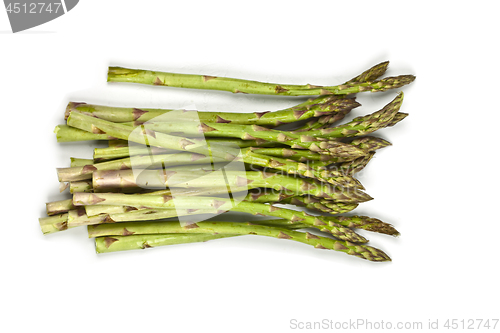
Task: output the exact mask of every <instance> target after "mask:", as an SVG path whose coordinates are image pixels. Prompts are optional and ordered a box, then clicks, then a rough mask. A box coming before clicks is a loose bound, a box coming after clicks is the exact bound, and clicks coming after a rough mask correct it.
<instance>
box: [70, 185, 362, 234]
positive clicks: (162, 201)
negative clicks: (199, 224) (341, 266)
mask: <svg viewBox="0 0 500 333" xmlns="http://www.w3.org/2000/svg"><path fill="white" fill-rule="evenodd" d="M73 204H74V205H75V206H85V205H101V204H106V205H121V206H138V205H140V206H144V207H150V208H175V209H193V208H195V209H206V210H211V212H213V213H223V212H225V211H229V210H232V211H237V212H243V213H250V214H254V215H255V214H261V215H267V216H275V217H280V218H284V219H287V220H290V221H293V222H301V223H306V224H309V225H311V227H315V228H319V229H320V230H321V231H325V232H329V233H331V234H332V235H334V236H335V237H337V238H339V239H344V240H349V241H353V242H366V239H365V238H364V237H362V236H360V235H358V234H356V233H355V232H353V231H352V230H351V229H349V228H345V227H343V226H342V225H340V224H338V223H336V222H334V221H332V220H328V219H325V218H324V217H322V216H311V215H309V214H306V213H304V212H298V211H294V210H291V209H286V208H279V207H275V206H272V205H266V204H261V203H253V202H246V201H242V202H239V203H238V204H236V205H235V203H234V202H233V201H232V200H230V199H226V198H218V197H176V198H175V199H174V197H172V196H166V195H164V196H162V195H136V196H134V195H132V196H131V195H126V194H121V193H102V194H101V193H100V194H93V193H92V194H89V193H75V194H73ZM131 213H133V212H131Z"/></svg>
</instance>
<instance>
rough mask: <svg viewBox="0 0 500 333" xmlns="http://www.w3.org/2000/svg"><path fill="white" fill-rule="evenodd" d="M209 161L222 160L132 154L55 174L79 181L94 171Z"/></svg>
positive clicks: (190, 156)
mask: <svg viewBox="0 0 500 333" xmlns="http://www.w3.org/2000/svg"><path fill="white" fill-rule="evenodd" d="M211 162H222V160H221V159H217V158H210V157H207V156H205V155H201V154H194V153H179V154H175V155H170V154H162V155H155V154H152V155H149V156H134V157H133V158H131V157H128V158H122V159H118V160H111V161H106V162H100V163H94V164H89V165H84V166H79V167H71V168H58V169H57V175H58V179H59V181H79V180H85V179H92V173H94V172H95V171H112V170H124V169H131V168H132V167H134V168H141V167H151V168H155V167H156V168H162V167H171V166H178V165H197V166H198V167H200V165H205V166H210V163H211Z"/></svg>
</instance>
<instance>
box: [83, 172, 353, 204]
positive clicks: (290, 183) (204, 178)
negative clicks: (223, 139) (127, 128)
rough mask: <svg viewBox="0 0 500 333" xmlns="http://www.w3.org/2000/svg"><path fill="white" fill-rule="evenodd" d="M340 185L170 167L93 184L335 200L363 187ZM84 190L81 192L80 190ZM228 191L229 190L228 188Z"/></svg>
mask: <svg viewBox="0 0 500 333" xmlns="http://www.w3.org/2000/svg"><path fill="white" fill-rule="evenodd" d="M335 179H336V181H337V185H338V186H339V187H335V186H332V185H330V184H325V183H321V182H317V181H314V180H312V179H305V178H297V177H291V176H289V175H283V174H279V173H272V172H263V171H247V172H242V171H232V170H228V171H223V172H209V173H194V172H186V171H184V170H180V171H169V170H166V171H165V170H144V171H142V172H141V173H140V174H138V175H137V174H136V173H134V171H133V170H118V171H96V172H94V173H93V177H92V183H93V189H94V190H95V191H96V192H106V191H107V190H109V189H116V188H122V189H123V188H145V189H162V188H163V189H164V188H167V187H170V188H172V187H174V188H214V187H217V186H220V184H225V185H226V186H227V187H228V189H230V190H231V192H241V191H247V190H248V189H251V188H259V187H265V188H274V189H278V190H281V191H283V192H285V193H287V194H293V195H304V194H310V195H323V196H331V199H332V200H335V199H336V198H337V196H338V193H339V192H340V190H341V189H344V188H345V189H347V188H350V187H354V188H360V187H361V184H360V183H359V181H357V180H356V179H354V178H353V177H351V176H343V177H337V178H335ZM79 192H82V191H79ZM224 192H227V189H226V191H224Z"/></svg>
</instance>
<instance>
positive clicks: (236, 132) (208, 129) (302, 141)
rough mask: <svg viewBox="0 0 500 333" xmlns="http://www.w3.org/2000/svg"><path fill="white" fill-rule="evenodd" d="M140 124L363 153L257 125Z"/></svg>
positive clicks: (345, 153) (346, 154) (342, 154)
mask: <svg viewBox="0 0 500 333" xmlns="http://www.w3.org/2000/svg"><path fill="white" fill-rule="evenodd" d="M141 127H143V128H146V129H149V130H152V131H155V132H161V133H167V134H172V133H181V135H184V136H186V137H193V136H194V137H196V136H200V135H201V133H203V135H204V136H205V137H230V138H240V139H242V140H257V139H262V140H265V141H272V142H277V143H282V144H285V145H288V146H290V147H292V148H298V149H309V150H312V151H315V152H321V153H324V154H330V155H334V156H339V157H351V158H352V157H354V158H358V157H360V156H363V155H365V154H366V152H365V151H363V150H361V149H359V148H357V147H356V146H353V145H349V144H346V143H343V142H339V141H327V140H326V139H319V138H314V137H311V136H309V135H308V134H309V133H306V132H304V133H301V134H298V133H292V132H285V131H278V130H273V129H269V128H266V127H262V126H258V125H234V124H225V123H221V124H218V123H200V125H196V124H193V123H189V122H184V123H183V122H157V123H146V124H144V125H141Z"/></svg>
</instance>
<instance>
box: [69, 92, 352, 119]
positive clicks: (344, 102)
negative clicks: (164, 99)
mask: <svg viewBox="0 0 500 333" xmlns="http://www.w3.org/2000/svg"><path fill="white" fill-rule="evenodd" d="M359 105H360V104H359V103H358V102H356V101H355V100H354V99H353V98H343V97H339V96H320V97H317V98H314V99H309V100H307V101H306V102H304V103H301V104H299V105H296V106H293V107H290V108H287V109H283V110H279V111H272V112H270V111H264V112H252V113H237V112H203V111H187V110H174V109H150V108H124V107H112V106H103V105H92V104H87V103H75V102H70V103H69V104H68V106H67V107H66V112H65V119H67V117H68V116H69V114H70V113H71V112H72V111H78V112H80V113H83V114H86V115H90V116H93V117H96V118H100V119H104V120H108V121H112V122H115V123H126V122H136V123H138V124H142V123H144V122H146V121H152V120H155V119H162V117H163V119H165V117H166V116H168V115H169V113H172V112H174V113H181V112H182V116H183V119H185V120H189V119H193V120H197V121H198V120H199V121H201V122H213V123H232V124H245V125H252V124H254V125H261V126H269V125H270V126H278V125H281V124H287V123H291V122H295V121H301V120H305V119H309V118H311V117H318V116H322V115H325V114H330V113H337V112H341V111H342V112H345V111H346V110H351V109H353V108H355V107H357V106H359ZM160 121H161V120H160Z"/></svg>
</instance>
